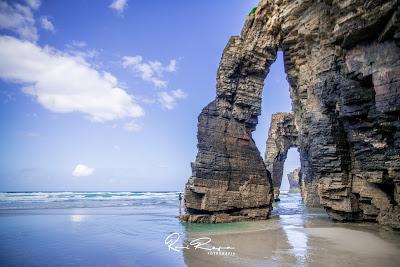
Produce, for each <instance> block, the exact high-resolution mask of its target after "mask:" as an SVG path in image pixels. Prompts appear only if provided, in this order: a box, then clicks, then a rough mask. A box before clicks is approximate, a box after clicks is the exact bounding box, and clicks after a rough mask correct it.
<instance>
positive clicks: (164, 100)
mask: <svg viewBox="0 0 400 267" xmlns="http://www.w3.org/2000/svg"><path fill="white" fill-rule="evenodd" d="M186 97H187V94H186V93H185V92H184V91H183V90H182V89H177V90H173V91H171V92H165V91H163V92H160V93H158V102H160V104H161V106H162V107H163V108H165V109H168V110H172V109H174V108H175V106H176V104H177V101H178V100H179V99H184V98H186Z"/></svg>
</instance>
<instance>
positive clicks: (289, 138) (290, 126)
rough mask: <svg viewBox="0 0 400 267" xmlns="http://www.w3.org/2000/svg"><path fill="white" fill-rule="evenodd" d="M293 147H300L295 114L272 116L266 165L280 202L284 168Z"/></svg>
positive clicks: (282, 113) (275, 195) (265, 158)
mask: <svg viewBox="0 0 400 267" xmlns="http://www.w3.org/2000/svg"><path fill="white" fill-rule="evenodd" d="M292 147H298V132H297V127H296V124H295V121H294V115H293V113H291V112H278V113H274V114H272V117H271V125H270V127H269V132H268V140H267V146H266V149H265V157H264V163H265V167H266V168H267V170H268V171H269V172H270V173H271V177H272V184H273V187H274V199H275V200H279V191H280V187H281V184H282V177H283V166H284V163H285V160H286V157H287V153H288V151H289V149H290V148H292Z"/></svg>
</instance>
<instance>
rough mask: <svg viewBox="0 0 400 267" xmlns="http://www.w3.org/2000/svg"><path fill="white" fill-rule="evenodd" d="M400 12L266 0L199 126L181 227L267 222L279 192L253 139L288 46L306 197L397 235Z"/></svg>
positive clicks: (386, 7) (382, 6)
mask: <svg viewBox="0 0 400 267" xmlns="http://www.w3.org/2000/svg"><path fill="white" fill-rule="evenodd" d="M399 13H400V10H399V1H394V0H391V1H389V0H378V1H372V0H371V1H364V0H362V1H361V0H348V1H342V0H330V1H324V0H323V1H308V0H306V1H290V0H263V1H261V2H260V3H259V5H258V7H257V9H256V11H255V13H251V14H249V16H248V17H247V20H246V22H245V25H244V28H243V30H242V32H241V35H240V36H234V37H232V38H231V39H230V40H229V42H228V45H227V46H226V48H225V50H224V53H223V56H222V59H221V62H220V66H219V70H218V75H217V96H216V98H215V100H214V101H213V102H212V103H210V104H209V105H208V106H207V107H206V108H204V109H203V111H202V113H201V114H200V116H199V124H198V128H199V131H198V148H199V152H198V154H197V157H196V161H195V162H194V163H193V165H192V170H193V174H192V176H191V177H190V179H189V182H188V183H187V185H186V188H185V200H186V202H185V205H186V209H187V214H186V215H185V216H184V219H186V220H188V221H204V222H212V221H215V222H217V221H230V220H231V219H232V220H239V219H257V218H266V217H268V214H269V212H270V210H271V201H272V199H273V185H272V182H271V180H270V176H269V172H268V171H267V169H266V167H265V165H264V163H263V160H262V158H261V157H260V153H259V151H258V150H257V148H256V146H255V144H254V141H253V140H252V137H251V134H252V131H254V129H255V127H256V125H257V118H258V115H260V112H261V95H262V89H263V83H264V79H265V77H266V75H267V74H268V70H269V67H270V65H271V64H272V63H273V62H274V60H275V59H276V53H277V50H278V49H279V48H280V49H282V50H283V52H284V61H285V71H286V74H287V80H288V82H289V85H290V93H291V98H292V109H293V114H294V121H295V124H296V126H297V131H298V149H299V152H300V160H301V172H302V177H303V178H304V179H302V184H303V183H304V187H302V188H304V190H305V191H307V193H309V195H310V196H311V195H313V197H310V198H311V199H318V200H319V202H320V203H321V204H322V205H323V206H324V208H325V209H326V210H327V212H328V214H329V215H330V216H331V217H332V218H334V219H337V220H367V221H376V222H379V223H381V224H385V225H389V226H392V227H393V228H400V207H399V205H398V203H399V201H400V48H399V45H400V40H399V39H400V30H399V27H400V25H399V16H400V14H399ZM266 97H268V92H267V93H266ZM198 218H200V219H198ZM218 218H220V219H218Z"/></svg>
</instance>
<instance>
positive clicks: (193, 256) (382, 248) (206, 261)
mask: <svg viewBox="0 0 400 267" xmlns="http://www.w3.org/2000/svg"><path fill="white" fill-rule="evenodd" d="M283 199H284V200H285V196H284V197H283ZM289 205H290V203H278V204H277V207H276V208H275V215H273V216H272V218H271V219H270V220H267V221H256V222H246V223H238V224H231V225H230V227H231V229H218V228H219V226H218V225H216V226H214V228H215V229H210V230H209V231H208V233H207V231H206V232H202V231H201V229H200V228H199V229H190V228H191V227H189V231H188V232H189V233H188V235H187V240H188V241H190V240H195V239H196V238H200V237H203V236H207V237H210V238H211V239H212V242H211V243H210V247H211V246H214V247H219V246H231V247H234V248H235V250H234V251H235V255H234V256H212V255H209V254H208V251H202V250H198V249H197V250H196V249H188V250H185V251H184V259H185V263H186V264H187V265H188V266H216V264H218V266H400V233H399V232H395V231H393V230H389V229H385V228H382V227H379V226H377V225H375V224H368V223H363V224H360V223H339V222H334V221H332V220H330V219H329V218H327V216H326V215H325V214H324V211H323V210H319V209H314V210H304V213H303V214H290V213H292V212H291V210H292V211H295V209H296V208H294V207H293V208H292V209H290V208H287V206H289ZM285 206H286V208H285ZM297 211H298V210H297ZM279 212H285V213H288V214H286V215H285V214H278V213H279ZM225 227H226V226H225ZM211 228H212V227H211Z"/></svg>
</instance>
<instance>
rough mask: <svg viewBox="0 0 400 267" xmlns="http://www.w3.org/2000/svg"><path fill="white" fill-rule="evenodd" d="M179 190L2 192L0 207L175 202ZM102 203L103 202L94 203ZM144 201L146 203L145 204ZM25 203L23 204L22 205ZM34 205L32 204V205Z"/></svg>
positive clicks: (124, 204) (0, 194)
mask: <svg viewBox="0 0 400 267" xmlns="http://www.w3.org/2000/svg"><path fill="white" fill-rule="evenodd" d="M178 194H179V192H128V191H127V192H101V191H99V192H2V193H0V209H4V208H10V207H24V206H27V204H30V205H28V206H32V204H35V203H37V204H40V203H65V205H64V206H65V207H67V206H68V205H67V203H70V204H71V203H76V204H74V205H73V206H87V205H89V206H126V205H129V204H132V205H136V204H140V205H148V204H155V203H159V204H168V203H169V202H170V203H175V202H176V201H177V199H178ZM95 203H103V204H95ZM145 203H146V204H145ZM24 204H25V205H24ZM33 206H34V205H33Z"/></svg>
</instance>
